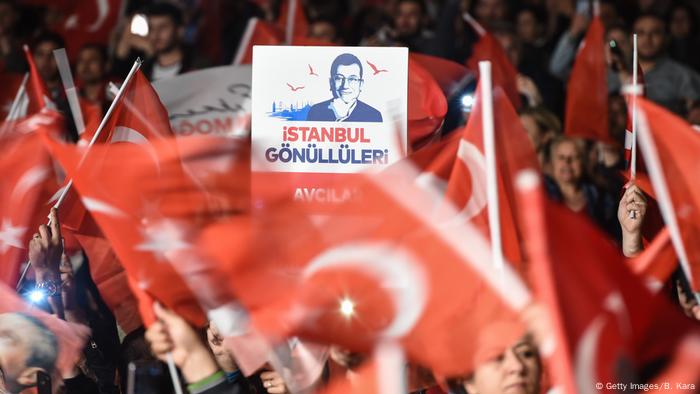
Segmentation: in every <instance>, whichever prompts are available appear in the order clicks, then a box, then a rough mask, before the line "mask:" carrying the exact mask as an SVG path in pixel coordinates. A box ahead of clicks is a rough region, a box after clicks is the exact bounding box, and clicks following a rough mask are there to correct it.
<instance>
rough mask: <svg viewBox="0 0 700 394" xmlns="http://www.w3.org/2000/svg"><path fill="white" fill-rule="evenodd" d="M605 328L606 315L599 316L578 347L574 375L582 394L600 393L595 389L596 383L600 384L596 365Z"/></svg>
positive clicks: (588, 328) (587, 328)
mask: <svg viewBox="0 0 700 394" xmlns="http://www.w3.org/2000/svg"><path fill="white" fill-rule="evenodd" d="M603 327H605V315H599V316H598V317H596V318H595V320H593V321H592V322H591V323H590V324H589V325H588V327H586V330H585V331H584V332H583V335H581V339H580V340H579V342H578V345H577V346H576V353H575V355H574V374H575V375H576V387H577V388H578V390H579V393H581V394H596V393H598V390H596V388H595V384H596V382H599V380H598V374H597V372H596V365H597V358H598V341H599V340H600V333H601V332H602V331H603Z"/></svg>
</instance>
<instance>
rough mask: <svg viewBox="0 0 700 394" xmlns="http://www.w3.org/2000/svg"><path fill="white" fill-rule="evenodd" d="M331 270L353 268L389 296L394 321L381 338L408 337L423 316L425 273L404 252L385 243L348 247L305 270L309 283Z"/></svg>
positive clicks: (335, 250)
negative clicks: (314, 276) (375, 281)
mask: <svg viewBox="0 0 700 394" xmlns="http://www.w3.org/2000/svg"><path fill="white" fill-rule="evenodd" d="M333 268H354V269H358V270H360V271H362V272H363V273H366V274H369V275H371V276H373V277H375V278H377V280H378V281H379V282H380V284H381V286H382V288H383V289H384V290H386V291H387V292H389V293H390V295H391V299H392V301H393V302H394V308H395V311H396V313H395V317H394V320H393V321H392V322H391V323H390V324H389V326H388V327H386V328H385V329H384V330H383V331H382V332H381V333H380V335H381V336H383V337H386V338H401V337H403V336H404V335H406V334H408V333H409V332H410V331H411V330H412V329H413V327H414V326H415V325H416V323H417V322H418V320H419V319H420V317H421V316H422V315H423V311H424V310H425V306H426V304H427V301H428V300H427V297H428V288H427V281H426V279H425V275H426V274H425V272H424V271H423V270H422V269H421V266H420V265H419V263H418V262H417V261H416V259H415V257H414V256H413V255H411V254H410V253H408V252H407V251H405V250H403V249H401V248H397V247H396V245H392V244H389V243H384V242H358V243H347V244H343V245H340V246H337V247H335V248H332V249H330V250H327V251H325V252H323V253H321V254H320V255H318V256H316V257H315V258H314V259H313V260H312V261H311V263H310V264H309V265H308V266H307V267H306V269H305V270H304V273H303V276H304V278H305V279H309V278H310V277H312V276H313V275H314V274H316V273H318V272H320V271H324V270H328V269H333Z"/></svg>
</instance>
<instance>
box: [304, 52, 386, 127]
mask: <svg viewBox="0 0 700 394" xmlns="http://www.w3.org/2000/svg"><path fill="white" fill-rule="evenodd" d="M329 82H330V87H331V92H332V93H333V98H332V99H330V100H327V101H323V102H320V103H317V104H315V105H313V106H312V107H311V108H310V109H309V114H308V115H307V117H306V120H310V121H321V122H324V121H326V122H381V121H382V114H381V113H380V112H379V111H377V110H376V109H374V108H373V107H372V106H370V105H368V104H366V103H363V102H362V101H360V100H359V99H358V98H359V97H360V93H361V92H362V85H363V84H364V80H363V79H362V63H361V62H360V59H358V58H357V56H355V55H351V54H349V53H344V54H342V55H339V56H338V57H336V58H335V60H333V64H331V76H330V79H329Z"/></svg>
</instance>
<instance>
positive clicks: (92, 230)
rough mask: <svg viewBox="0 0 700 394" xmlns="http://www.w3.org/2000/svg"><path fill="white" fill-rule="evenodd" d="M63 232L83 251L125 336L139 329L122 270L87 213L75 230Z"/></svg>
mask: <svg viewBox="0 0 700 394" xmlns="http://www.w3.org/2000/svg"><path fill="white" fill-rule="evenodd" d="M64 231H66V232H70V233H71V234H72V235H73V236H74V237H75V238H76V240H77V242H78V244H79V245H80V247H81V248H82V249H83V251H84V252H85V255H86V257H87V259H88V261H89V262H90V276H91V277H92V280H93V282H95V285H96V286H97V289H98V290H99V291H100V296H102V299H103V300H104V302H105V304H107V306H108V307H109V309H110V310H111V311H112V313H113V314H114V317H115V319H116V320H117V324H119V327H120V328H121V329H122V331H124V332H125V333H127V334H128V333H130V332H131V331H133V330H135V329H137V328H139V327H140V326H141V324H142V322H141V318H140V316H139V310H138V305H137V301H136V299H135V298H134V296H133V294H132V292H131V290H130V289H129V281H128V278H127V275H126V273H125V272H124V267H122V265H121V263H120V262H119V259H118V258H117V256H116V255H115V253H114V250H112V247H111V245H110V243H109V241H108V240H107V239H106V238H105V237H104V235H103V234H102V231H100V229H99V228H98V226H97V223H95V221H94V219H93V218H92V216H91V215H90V214H89V213H87V214H86V215H85V218H84V220H82V222H81V226H80V228H78V229H77V230H67V229H64Z"/></svg>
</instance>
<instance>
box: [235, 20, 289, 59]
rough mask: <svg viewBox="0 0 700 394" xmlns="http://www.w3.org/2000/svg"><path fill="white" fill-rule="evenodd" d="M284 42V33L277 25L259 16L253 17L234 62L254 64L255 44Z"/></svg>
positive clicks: (278, 43)
mask: <svg viewBox="0 0 700 394" xmlns="http://www.w3.org/2000/svg"><path fill="white" fill-rule="evenodd" d="M283 43H284V33H283V31H280V30H279V29H278V28H277V26H275V25H273V24H271V23H268V22H265V21H263V20H260V19H258V18H251V19H250V20H249V21H248V26H247V27H246V30H245V32H244V33H243V38H241V42H240V44H238V50H237V51H236V57H235V58H234V59H233V64H236V65H238V64H252V63H253V45H282V44H283Z"/></svg>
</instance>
